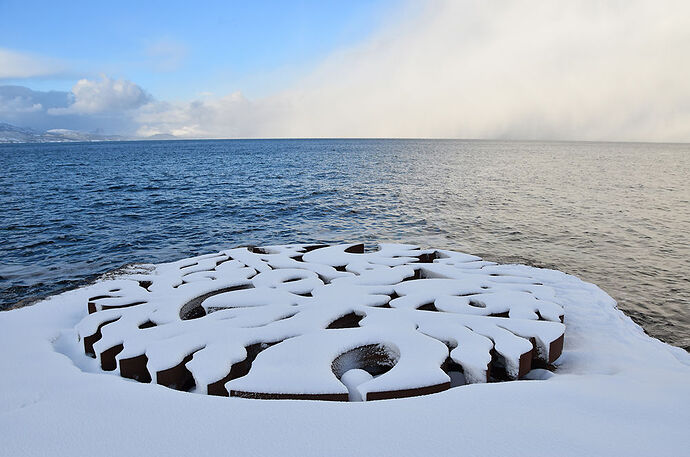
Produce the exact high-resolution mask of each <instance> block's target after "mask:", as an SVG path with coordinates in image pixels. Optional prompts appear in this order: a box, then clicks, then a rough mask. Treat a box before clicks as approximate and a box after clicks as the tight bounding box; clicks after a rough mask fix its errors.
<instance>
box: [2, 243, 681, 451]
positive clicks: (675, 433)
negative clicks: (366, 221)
mask: <svg viewBox="0 0 690 457" xmlns="http://www.w3.org/2000/svg"><path fill="white" fill-rule="evenodd" d="M304 248H305V246H302V247H295V246H292V247H280V246H278V247H265V248H262V250H261V251H262V252H251V251H250V250H247V249H244V248H241V249H236V250H229V251H224V252H223V253H218V254H212V255H208V256H201V257H198V258H195V259H186V260H184V261H180V262H174V263H172V264H164V265H158V266H157V267H156V269H155V270H154V271H153V272H152V273H150V274H131V275H128V276H125V277H121V278H117V279H114V280H107V281H101V282H99V283H96V284H94V285H92V286H88V287H85V288H82V289H79V290H75V291H71V292H67V293H65V294H62V295H59V296H56V297H52V298H50V299H48V300H45V301H44V302H41V303H39V304H36V305H34V306H31V307H26V308H22V309H17V310H13V311H8V312H4V313H0V348H1V349H0V351H1V355H0V372H1V373H3V375H2V376H0V392H2V394H1V395H0V430H2V432H1V434H2V442H3V445H2V447H0V455H7V456H21V455H48V454H49V455H86V454H87V453H88V454H97V455H123V454H126V453H132V454H134V453H136V454H145V453H146V454H151V455H163V454H167V455H179V454H183V453H189V454H193V455H199V454H205V455H228V454H230V455H242V456H248V455H280V456H293V455H294V456H309V455H326V454H327V455H335V456H338V455H343V456H344V455H358V454H364V453H367V454H372V455H451V454H452V455H456V454H463V455H489V454H494V455H545V454H551V455H565V456H567V455H578V456H580V455H583V454H586V455H626V456H630V455H661V456H663V455H683V454H684V453H686V452H687V449H688V448H690V438H689V437H688V434H687V432H686V429H687V424H688V423H690V356H689V355H688V353H687V352H685V351H683V350H681V349H678V348H674V347H671V346H668V345H666V344H664V343H661V342H659V341H657V340H655V339H652V338H650V337H648V336H647V335H645V334H644V332H643V331H642V330H641V328H639V327H638V326H637V325H636V324H634V323H633V322H632V321H631V320H630V319H629V318H628V317H626V316H625V315H624V314H622V313H621V312H620V311H619V310H618V309H617V308H616V307H615V301H614V300H613V299H611V297H609V296H608V295H606V294H605V293H604V292H603V291H601V290H600V289H599V288H597V287H596V286H594V285H592V284H588V283H584V282H582V281H580V280H579V279H577V278H575V277H572V276H569V275H566V274H563V273H561V272H557V271H553V270H542V269H536V268H532V267H526V266H518V265H495V264H492V263H490V262H483V261H482V260H481V259H478V258H476V257H474V256H469V255H466V254H460V253H452V252H450V251H438V254H437V256H436V258H435V259H434V261H433V263H419V264H418V265H415V267H417V268H418V269H419V268H421V274H422V275H423V277H425V278H426V277H433V278H436V279H434V281H437V282H435V284H436V285H438V287H436V286H435V287H429V289H431V291H430V292H429V291H425V290H423V289H424V288H422V287H421V286H420V285H419V284H421V283H424V281H430V279H421V280H419V279H413V280H408V281H404V282H402V283H401V284H397V283H396V280H397V278H398V277H399V274H398V273H397V271H402V270H401V268H403V269H404V268H408V267H410V264H415V263H416V262H417V258H416V257H417V255H418V254H416V252H417V250H416V249H415V247H413V246H402V245H385V246H384V247H382V248H381V249H380V250H379V251H376V252H367V253H364V254H358V253H353V252H346V251H345V249H347V248H348V246H344V247H343V246H340V247H337V248H335V249H331V248H327V249H330V252H331V254H329V255H328V256H324V255H323V254H322V253H319V251H322V249H317V250H312V251H310V252H307V253H305V254H302V253H303V251H304ZM425 252H426V253H433V252H434V251H433V250H431V251H425ZM413 254H414V255H413ZM300 255H301V257H302V259H303V260H304V262H300V261H298V260H296V259H297V258H298V257H299V256H300ZM230 258H232V259H235V260H229V259H230ZM328 259H331V260H328ZM291 260H294V262H297V263H298V264H301V268H297V267H298V266H297V265H295V263H293V262H292V261H291ZM342 262H345V263H342ZM305 265H310V266H309V267H305ZM315 265H318V266H315ZM343 266H345V267H346V268H345V271H339V270H338V269H336V268H335V267H338V268H340V267H343ZM396 268H398V270H396V273H395V274H393V273H391V272H392V271H393V270H395V269H396ZM292 269H297V270H300V269H301V271H299V272H295V271H291V270H292ZM317 269H318V270H320V271H316V270H317ZM414 269H415V268H412V270H413V272H414ZM286 271H287V273H286ZM257 272H260V273H259V274H256V273H257ZM407 272H408V273H409V270H408V271H407ZM265 273H268V274H265ZM311 273H313V274H311ZM324 273H325V274H324ZM369 274H371V278H368V275H369ZM260 275H264V276H263V277H261V278H260ZM365 275H367V280H366V281H363V280H361V279H358V278H360V277H364V276H365ZM492 275H500V276H492ZM369 279H370V280H369ZM286 280H287V282H285V281H286ZM139 281H142V282H144V285H147V284H146V281H150V282H151V284H150V285H148V287H146V288H144V287H142V285H141V284H140V283H139ZM324 283H326V284H324ZM249 285H251V286H254V287H253V288H245V289H237V288H238V287H248V286H249ZM482 285H483V286H485V287H487V288H486V289H484V288H482ZM312 286H313V287H314V289H313V290H314V293H313V294H312V295H313V297H310V296H303V295H296V294H298V293H303V291H304V290H306V289H309V288H310V287H312ZM476 286H478V287H479V288H478V289H477V287H476ZM225 288H235V289H234V290H229V291H227V292H224V293H222V294H216V295H209V296H208V298H206V299H205V300H203V301H202V303H201V304H200V305H201V306H202V307H203V308H204V309H205V310H206V312H208V313H209V314H208V315H206V316H205V317H202V318H195V319H188V320H181V319H180V312H181V311H182V307H183V306H184V305H185V303H187V302H189V301H190V300H194V299H195V298H198V297H200V296H203V295H204V294H208V293H211V292H213V291H214V290H220V289H225ZM111 291H112V292H111ZM292 291H296V292H295V293H293V292H292ZM393 292H395V294H397V295H398V298H393V299H391V297H390V295H391V294H393ZM460 292H464V293H466V294H468V295H465V296H461V295H457V294H459V293H460ZM505 294H509V295H505ZM98 295H113V296H115V297H114V298H105V299H97V300H93V301H92V303H94V305H95V308H96V310H97V312H95V313H92V314H87V311H86V308H87V306H86V304H87V302H88V301H89V298H92V297H95V296H98ZM473 295H476V297H474V298H476V299H477V302H476V303H479V304H480V305H482V304H483V305H484V306H471V308H472V309H468V308H467V306H470V305H469V301H468V302H466V301H465V299H466V298H467V297H470V298H472V296H473ZM496 296H498V298H497V297H496ZM507 296H510V297H516V298H515V300H512V299H511V300H506V299H504V300H500V299H499V298H500V297H504V298H505V297H507ZM394 297H395V296H394ZM487 297H489V298H487ZM230 298H232V300H230ZM460 299H462V300H460ZM132 300H134V301H135V302H136V301H145V303H144V304H141V305H134V306H130V307H127V308H112V309H103V308H104V306H120V305H124V304H128V303H131V302H132ZM353 300H354V304H353ZM427 300H431V301H432V302H433V303H434V305H435V307H436V308H437V309H438V310H439V311H440V312H432V311H420V310H416V309H414V306H413V305H414V304H420V305H422V304H426V303H429V301H427ZM262 301H263V302H265V303H262ZM266 301H268V302H266ZM324 301H326V302H328V303H329V306H316V305H315V303H323V302H324ZM396 301H397V302H396ZM233 304H234V306H228V305H233ZM386 304H388V306H390V307H391V308H387V307H383V306H384V305H386ZM238 305H240V306H238ZM396 305H399V306H396ZM475 309H476V311H475ZM352 310H354V311H356V313H357V314H359V315H361V316H363V318H362V320H361V321H360V322H359V326H358V328H339V329H333V330H326V329H325V327H326V326H327V325H328V324H329V323H330V322H332V321H333V320H334V319H337V318H339V317H342V316H344V315H346V314H347V312H349V311H352ZM536 311H539V315H537V314H536ZM496 312H500V313H504V312H508V314H509V316H510V318H505V317H490V316H487V315H484V314H494V313H496ZM482 313H484V314H482ZM539 316H541V319H538V317H539ZM560 316H564V319H565V346H564V350H563V354H562V355H561V356H560V357H559V358H558V360H556V361H555V365H556V366H557V369H556V371H555V372H554V373H551V372H549V371H547V370H543V369H533V370H532V371H530V372H529V373H528V374H527V375H526V376H524V377H523V380H520V381H512V382H500V383H494V382H492V383H486V382H485V381H486V373H485V371H484V370H483V369H482V367H485V366H486V364H487V363H488V361H489V360H490V351H491V349H492V347H494V346H495V350H496V351H497V352H502V353H503V357H504V358H505V361H506V362H507V365H509V366H506V369H507V371H511V370H513V371H514V370H515V368H516V367H515V366H510V362H511V361H512V362H515V361H516V360H518V359H519V355H520V354H521V353H522V351H524V350H528V349H531V344H529V338H534V339H535V343H536V349H537V352H538V353H539V356H540V357H542V358H548V357H549V350H550V343H552V342H553V341H554V340H555V339H557V338H558V335H559V332H562V329H563V324H561V323H560ZM113 319H117V320H116V321H115V322H112V323H109V324H107V325H105V326H103V327H102V333H103V336H102V338H101V340H99V341H98V342H96V343H95V344H94V349H95V350H96V352H98V351H99V350H102V349H104V348H107V347H109V346H111V345H113V344H117V343H118V342H119V343H125V344H124V349H123V352H121V353H120V354H119V355H118V356H117V357H118V358H119V359H122V358H125V357H130V356H136V355H139V354H142V353H144V352H145V353H146V355H147V356H148V362H149V363H150V364H151V365H150V366H149V371H152V377H153V378H154V379H153V382H152V383H139V382H136V381H133V380H129V379H125V378H122V377H120V376H118V370H117V369H116V370H114V371H112V372H104V371H102V370H101V369H100V365H99V360H98V359H92V358H90V357H87V356H86V355H85V354H84V346H83V340H82V341H80V340H79V335H82V336H84V335H91V334H93V333H94V332H95V331H96V329H97V328H98V325H99V324H101V323H103V322H104V321H107V320H113ZM149 320H150V321H151V322H153V323H156V324H157V326H155V327H150V328H146V329H144V330H140V331H134V330H133V329H135V328H137V329H138V327H139V326H140V325H142V324H144V323H145V322H147V321H149ZM230 323H232V324H230ZM228 325H230V326H231V327H228ZM316 327H319V329H320V330H319V329H317V328H316ZM228 328H231V329H232V332H229V331H228ZM228 333H232V334H234V335H235V336H228ZM142 335H146V336H142ZM288 336H293V337H292V338H290V339H287V340H285V338H286V337H288ZM271 338H273V341H274V342H276V341H283V340H284V341H283V342H282V343H279V344H275V345H272V346H270V347H268V348H266V349H264V350H263V351H261V352H259V353H258V356H257V357H256V360H255V361H254V364H253V365H252V369H251V370H250V371H249V374H248V375H247V376H244V377H240V378H237V379H234V380H232V381H230V382H229V383H228V384H227V387H228V388H229V390H242V389H246V390H247V391H256V390H257V389H264V390H265V391H272V390H271V389H274V388H280V389H281V391H282V392H291V391H292V392H301V393H305V392H312V393H317V392H322V393H341V394H343V395H345V396H346V398H347V397H349V398H350V399H352V400H360V399H366V398H367V394H368V393H370V392H381V391H386V390H395V389H403V388H405V387H414V386H420V385H439V384H442V383H444V382H449V381H450V380H449V376H448V375H447V374H446V373H445V372H444V371H443V370H441V369H440V368H439V366H440V364H441V363H443V361H444V360H445V358H446V357H447V355H448V354H449V355H450V357H451V359H452V360H453V361H454V362H456V363H457V364H459V365H460V366H462V367H463V371H464V373H463V374H458V373H455V372H452V373H450V377H451V378H453V380H452V382H451V385H453V386H454V385H456V384H457V383H462V382H463V380H465V381H466V382H468V383H469V384H467V385H460V386H458V387H452V388H450V389H447V390H444V391H442V392H439V393H434V394H431V395H423V396H418V397H411V398H403V399H394V400H382V401H364V402H331V401H308V400H266V401H262V400H256V399H244V398H233V397H231V398H222V397H217V396H210V395H204V393H205V392H203V391H200V390H203V389H200V386H206V385H207V384H209V383H210V382H212V381H215V380H218V379H220V378H222V377H223V376H224V375H226V374H227V371H228V369H229V367H230V366H231V365H232V363H234V362H236V361H241V360H243V359H244V358H245V357H246V354H247V351H246V349H245V347H246V346H249V345H251V344H253V343H259V342H270V341H269V340H271ZM233 341H237V342H241V344H229V343H231V342H233ZM527 344H529V348H528V347H527ZM363 345H371V347H376V348H379V349H380V352H381V353H383V354H384V355H385V357H384V358H387V360H389V362H390V365H392V367H390V368H389V369H388V371H386V372H385V373H383V374H380V375H379V374H376V375H373V376H372V375H371V374H370V373H367V372H366V371H364V370H362V369H360V367H359V366H357V364H356V363H354V366H353V360H354V361H355V362H357V359H356V356H357V353H356V351H357V348H361V347H362V346H363ZM349 350H355V352H347V351H349ZM142 351H144V352H142ZM449 351H450V352H449ZM190 353H193V357H192V358H191V360H189V361H188V362H187V364H186V367H187V369H189V370H190V372H192V373H193V375H194V379H195V381H196V384H197V389H196V391H195V392H193V393H188V392H181V391H177V390H173V389H169V388H167V387H164V386H161V385H157V384H155V381H156V380H155V376H156V371H158V369H165V368H170V367H172V366H174V365H175V364H178V363H180V362H181V361H182V359H183V358H184V357H185V356H186V355H187V354H190ZM342 354H354V356H353V357H355V358H341V359H338V364H337V365H338V366H337V367H336V368H337V369H336V371H337V372H338V373H339V374H340V379H338V377H337V376H336V375H335V374H334V372H333V371H332V370H331V362H332V361H333V360H334V359H336V358H337V357H338V356H339V355H342ZM318 360H320V361H322V362H323V363H308V362H314V361H318ZM147 366H148V365H147ZM255 369H256V370H255ZM363 371H364V373H362V372H363Z"/></svg>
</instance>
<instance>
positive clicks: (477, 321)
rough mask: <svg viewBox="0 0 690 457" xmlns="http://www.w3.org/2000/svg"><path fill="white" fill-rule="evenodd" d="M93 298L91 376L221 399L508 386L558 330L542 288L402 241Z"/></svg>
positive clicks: (249, 258) (112, 289)
mask: <svg viewBox="0 0 690 457" xmlns="http://www.w3.org/2000/svg"><path fill="white" fill-rule="evenodd" d="M95 290H96V292H94V295H93V296H91V297H89V298H88V300H87V302H86V303H84V304H83V306H84V308H85V309H88V312H89V315H88V316H86V317H85V318H84V319H83V320H82V321H81V322H80V323H79V324H78V325H77V327H76V330H77V334H78V336H79V339H80V341H81V342H82V345H83V348H84V352H85V353H86V354H87V355H90V356H91V357H94V358H96V359H97V360H98V362H99V364H100V368H101V369H102V370H104V371H116V372H118V373H119V374H120V375H121V376H122V377H125V378H130V379H134V380H137V381H140V382H145V383H149V382H153V383H157V384H161V385H164V386H167V387H170V388H174V389H178V390H185V391H195V392H198V393H204V394H211V395H221V396H237V397H246V398H263V399H318V400H341V401H347V400H348V399H362V400H376V399H386V398H396V397H409V396H416V395H423V394H429V393H435V392H440V391H443V390H446V389H449V388H450V387H451V386H452V385H453V387H454V386H455V385H457V384H459V383H458V382H451V380H452V379H462V380H463V384H464V383H468V384H474V383H485V382H487V381H493V380H496V381H498V380H515V379H518V378H522V377H524V376H525V375H526V374H527V373H528V372H529V371H530V370H531V369H532V368H533V367H540V368H545V367H548V366H549V365H550V364H552V363H553V362H554V361H555V360H556V359H557V358H558V357H559V356H560V354H561V351H562V348H563V340H564V332H565V326H564V325H563V323H562V322H563V315H564V312H563V307H562V306H561V305H559V304H558V303H557V301H556V299H555V295H556V291H555V290H554V289H553V288H552V287H549V286H546V285H544V284H542V283H541V282H539V281H538V280H536V279H535V278H532V277H530V276H529V275H524V274H523V275H520V274H515V273H514V272H512V271H510V270H509V269H508V267H502V266H499V265H494V264H491V263H489V262H481V261H478V259H477V258H476V257H473V256H468V255H466V254H461V253H456V252H452V251H436V250H422V249H419V248H418V247H417V246H411V245H400V244H382V245H379V246H378V249H377V250H376V251H373V252H365V251H364V246H363V245H361V244H360V245H356V244H344V245H337V246H307V245H290V246H268V247H263V248H253V249H247V248H237V249H231V250H228V251H224V252H220V253H218V254H211V255H204V256H199V257H194V258H190V259H185V260H181V261H179V262H174V263H170V264H164V265H159V266H158V267H157V268H155V269H154V270H153V271H152V272H151V273H150V274H139V275H130V277H129V278H128V279H114V280H109V281H103V282H101V283H99V284H98V287H96V288H95ZM352 370H360V371H365V372H366V373H368V374H369V375H370V379H365V378H363V377H362V376H361V373H359V372H358V371H354V373H355V375H354V378H355V379H356V380H359V381H361V382H357V383H354V382H352V378H353V375H352V374H351V373H352V372H353V371H352ZM348 373H350V374H349V375H347V376H346V374H348ZM357 373H359V375H357ZM458 374H461V375H462V377H459V376H457V375H458ZM344 376H345V379H343V377H344ZM363 379H365V380H363Z"/></svg>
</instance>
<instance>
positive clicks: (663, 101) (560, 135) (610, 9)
mask: <svg viewBox="0 0 690 457" xmlns="http://www.w3.org/2000/svg"><path fill="white" fill-rule="evenodd" d="M688 17H690V3H688V2H685V1H680V0H668V1H663V0H662V1H655V2H650V1H636V0H632V1H625V2H622V1H620V2H619V1H608V2H602V1H590V0H584V1H578V2H532V1H519V0H518V1H501V2H485V1H445V2H432V3H429V4H428V7H427V8H426V9H424V10H421V11H420V10H419V9H413V8H410V14H409V15H408V16H407V17H406V18H404V19H403V20H402V21H399V22H397V23H395V24H391V25H390V26H389V27H388V28H386V29H385V30H383V31H382V32H381V33H379V34H378V35H377V36H375V37H373V38H371V39H370V40H368V41H367V42H365V43H362V44H360V45H358V46H355V47H352V48H351V49H345V50H341V51H339V52H337V53H335V54H333V55H332V56H330V57H329V58H328V59H327V60H326V61H324V62H323V63H322V64H321V65H320V66H319V67H318V68H316V69H315V70H314V71H313V72H312V74H311V75H310V76H309V77H308V78H305V79H304V80H302V81H301V82H300V83H299V84H297V85H295V86H294V87H292V88H290V89H288V90H285V91H283V92H282V93H280V94H276V95H274V96H272V97H268V98H264V99H261V100H256V101H253V102H252V101H249V100H246V99H243V98H242V99H238V97H235V96H230V97H225V98H216V99H208V98H205V99H203V100H202V101H196V102H192V103H189V104H185V105H180V104H177V105H170V106H169V107H168V109H169V111H166V108H165V107H161V106H159V107H158V109H159V111H157V112H156V113H155V115H153V113H151V112H147V113H142V115H141V117H140V119H139V121H140V122H141V123H142V129H145V130H147V131H156V132H159V133H168V132H179V133H182V134H184V135H186V136H211V137H234V136H240V137H243V136H269V137H275V136H290V137H292V136H294V137H309V136H320V137H338V136H352V137H362V136H364V137H462V138H540V139H584V140H652V141H656V140H659V141H690V83H689V82H688V81H690V79H689V78H688V76H687V75H688V74H690V59H689V58H688V56H689V55H690V27H688V26H687V18H688ZM157 116H160V118H158V117H157Z"/></svg>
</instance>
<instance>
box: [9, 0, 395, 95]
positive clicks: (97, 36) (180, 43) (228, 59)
mask: <svg viewBox="0 0 690 457" xmlns="http://www.w3.org/2000/svg"><path fill="white" fill-rule="evenodd" d="M399 5H400V2H399V1H398V2H396V1H394V0H369V1H363V0H348V1H347V2H343V1H304V0H302V1H291V2H277V1H272V2H250V1H213V2H203V3H202V2H189V1H150V2H149V1H146V2H142V1H119V2H94V1H69V2H54V1H44V2H31V1H13V0H1V1H0V44H1V45H2V46H3V47H6V48H9V49H12V50H15V51H19V52H27V53H31V54H36V55H39V56H49V57H51V58H54V59H58V60H60V61H63V62H65V63H66V64H67V65H68V68H67V69H66V70H65V72H64V74H63V75H59V77H55V76H53V77H50V78H46V79H35V78H32V79H29V80H26V79H14V80H8V81H5V83H6V84H21V85H25V86H27V87H30V88H32V89H37V90H48V89H55V90H69V89H70V88H71V87H72V85H73V84H74V82H75V79H76V78H82V77H94V76H97V75H98V74H100V73H105V74H108V75H109V76H112V77H115V78H120V77H124V78H126V79H129V80H132V81H136V82H137V84H139V85H141V86H142V87H145V88H147V90H148V91H149V92H150V93H152V94H153V95H154V96H155V97H157V98H163V99H172V100H175V99H188V98H191V97H194V96H197V95H198V94H199V93H200V92H213V93H226V92H231V91H234V90H238V89H239V88H241V89H242V91H243V92H244V93H245V94H246V95H247V96H252V97H255V96H262V95H265V94H266V93H267V92H268V91H273V90H276V89H279V88H280V87H284V86H287V85H288V83H289V81H290V80H292V79H294V78H296V77H299V76H300V75H301V74H302V72H303V71H304V69H305V68H308V67H309V65H310V64H311V63H313V62H315V61H318V60H320V59H322V58H323V57H324V56H326V55H327V54H328V53H330V52H331V51H332V50H333V49H336V48H338V47H341V46H345V45H349V44H352V43H356V42H358V41H361V40H363V39H365V38H366V37H367V36H368V35H370V34H371V33H372V32H373V31H375V30H377V29H378V28H379V27H380V26H381V23H382V22H383V20H384V19H385V18H386V17H387V16H389V15H391V14H395V9H396V7H399Z"/></svg>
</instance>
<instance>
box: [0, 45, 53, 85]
mask: <svg viewBox="0 0 690 457" xmlns="http://www.w3.org/2000/svg"><path fill="white" fill-rule="evenodd" d="M63 71H64V65H63V64H61V63H60V62H59V61H58V60H56V59H50V58H46V57H40V56H35V55H32V54H27V53H21V52H16V51H12V50H9V49H5V48H0V80H3V79H26V78H36V77H45V76H53V75H57V74H59V73H62V72H63Z"/></svg>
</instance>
